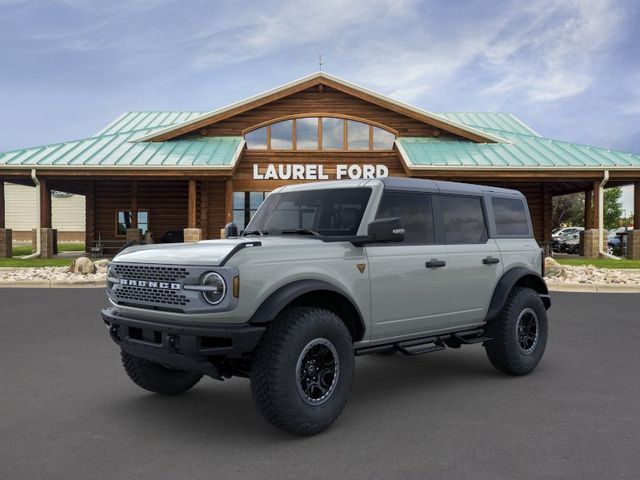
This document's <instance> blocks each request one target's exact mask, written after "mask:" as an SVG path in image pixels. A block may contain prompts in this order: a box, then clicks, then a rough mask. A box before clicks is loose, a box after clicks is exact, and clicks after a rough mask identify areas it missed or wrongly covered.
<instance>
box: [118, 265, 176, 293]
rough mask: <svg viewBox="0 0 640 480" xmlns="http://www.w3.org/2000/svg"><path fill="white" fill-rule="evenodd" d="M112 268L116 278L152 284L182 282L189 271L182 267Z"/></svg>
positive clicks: (126, 266)
mask: <svg viewBox="0 0 640 480" xmlns="http://www.w3.org/2000/svg"><path fill="white" fill-rule="evenodd" d="M114 268H115V273H116V275H117V276H119V277H124V278H129V279H133V280H151V281H154V282H180V280H184V279H185V278H187V277H188V276H189V271H188V270H187V269H186V268H184V267H160V266H154V265H119V264H114ZM134 288H135V287H134Z"/></svg>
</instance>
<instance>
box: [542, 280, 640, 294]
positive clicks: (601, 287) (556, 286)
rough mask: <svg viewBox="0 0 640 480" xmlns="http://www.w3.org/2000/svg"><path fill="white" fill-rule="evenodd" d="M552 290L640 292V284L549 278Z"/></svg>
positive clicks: (548, 284) (550, 289)
mask: <svg viewBox="0 0 640 480" xmlns="http://www.w3.org/2000/svg"><path fill="white" fill-rule="evenodd" d="M547 286H548V287H549V291H551V292H591V293H640V285H629V286H625V285H621V284H608V283H573V282H558V281H557V280H556V281H549V280H547Z"/></svg>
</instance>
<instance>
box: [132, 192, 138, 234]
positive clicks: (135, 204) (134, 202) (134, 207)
mask: <svg viewBox="0 0 640 480" xmlns="http://www.w3.org/2000/svg"><path fill="white" fill-rule="evenodd" d="M131 212H132V213H131V228H138V181H137V180H134V181H133V182H131Z"/></svg>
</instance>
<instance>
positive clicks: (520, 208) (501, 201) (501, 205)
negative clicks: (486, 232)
mask: <svg viewBox="0 0 640 480" xmlns="http://www.w3.org/2000/svg"><path fill="white" fill-rule="evenodd" d="M491 204H492V205H493V215H494V217H495V220H496V232H497V233H498V235H529V222H528V221H527V211H526V210H525V208H524V202H523V201H522V200H519V199H514V198H493V199H491Z"/></svg>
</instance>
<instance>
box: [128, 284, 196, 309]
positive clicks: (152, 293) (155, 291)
mask: <svg viewBox="0 0 640 480" xmlns="http://www.w3.org/2000/svg"><path fill="white" fill-rule="evenodd" d="M115 296H116V297H117V299H118V300H119V301H125V302H130V303H139V302H144V303H149V302H151V303H160V304H164V305H173V306H185V305H187V304H188V303H189V299H188V298H187V297H185V296H184V295H182V294H181V293H178V292H177V291H175V290H168V289H164V288H147V287H135V286H133V285H119V286H118V289H117V291H116V292H115Z"/></svg>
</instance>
